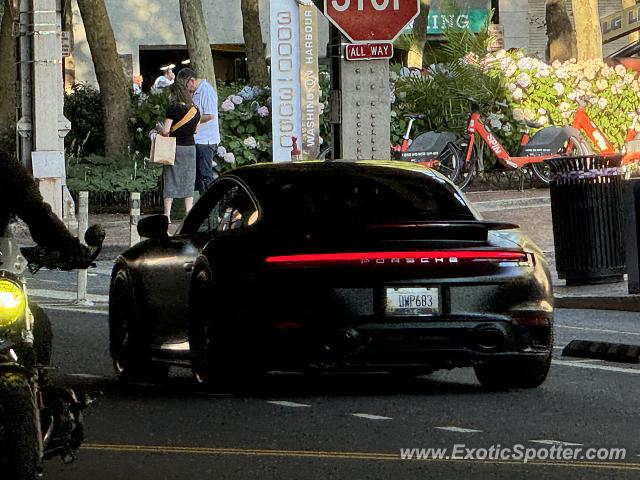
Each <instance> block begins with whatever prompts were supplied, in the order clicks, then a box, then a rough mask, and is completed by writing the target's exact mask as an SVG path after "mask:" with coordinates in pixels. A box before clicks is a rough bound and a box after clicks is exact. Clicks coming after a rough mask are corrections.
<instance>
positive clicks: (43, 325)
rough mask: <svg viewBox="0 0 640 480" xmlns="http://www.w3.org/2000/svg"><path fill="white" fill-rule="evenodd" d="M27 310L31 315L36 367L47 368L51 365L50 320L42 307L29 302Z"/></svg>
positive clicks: (51, 330)
mask: <svg viewBox="0 0 640 480" xmlns="http://www.w3.org/2000/svg"><path fill="white" fill-rule="evenodd" d="M29 309H30V310H31V313H32V315H33V349H34V350H35V354H36V362H37V364H38V365H42V366H44V367H48V366H49V365H51V351H52V341H53V328H52V327H51V319H50V318H49V315H47V312H45V311H44V310H43V309H42V307H40V306H39V305H36V304H35V303H33V302H29Z"/></svg>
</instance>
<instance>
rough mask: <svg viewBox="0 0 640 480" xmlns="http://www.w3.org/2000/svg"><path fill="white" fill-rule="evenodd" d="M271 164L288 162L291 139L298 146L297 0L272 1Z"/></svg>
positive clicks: (298, 27)
mask: <svg viewBox="0 0 640 480" xmlns="http://www.w3.org/2000/svg"><path fill="white" fill-rule="evenodd" d="M270 6H271V101H272V114H271V121H272V124H273V127H272V128H273V161H274V162H276V163H277V162H289V161H291V149H292V147H293V140H292V137H296V138H297V139H298V148H300V146H301V143H300V142H301V141H302V131H301V112H300V105H301V103H300V102H301V99H300V31H299V30H300V12H299V5H298V2H297V1H296V0H271V2H270Z"/></svg>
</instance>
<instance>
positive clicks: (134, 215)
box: [129, 192, 140, 246]
mask: <svg viewBox="0 0 640 480" xmlns="http://www.w3.org/2000/svg"><path fill="white" fill-rule="evenodd" d="M129 205H130V211H129V246H133V245H135V244H136V243H138V242H139V241H140V235H139V234H138V221H139V220H140V192H131V196H130V199H129Z"/></svg>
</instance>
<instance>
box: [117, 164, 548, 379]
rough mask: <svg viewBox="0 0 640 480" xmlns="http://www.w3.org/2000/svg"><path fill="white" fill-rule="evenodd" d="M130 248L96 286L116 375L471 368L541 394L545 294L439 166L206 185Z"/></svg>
mask: <svg viewBox="0 0 640 480" xmlns="http://www.w3.org/2000/svg"><path fill="white" fill-rule="evenodd" d="M138 229H139V232H140V234H141V235H142V236H144V237H147V238H148V240H145V241H143V242H141V243H139V244H137V245H135V246H133V247H131V248H130V249H128V250H126V251H125V252H124V253H122V254H121V255H120V256H119V257H118V259H117V260H116V262H115V266H114V269H113V274H112V279H111V290H110V303H109V326H110V348H111V354H112V357H113V360H114V365H115V368H116V370H117V372H118V373H119V374H120V375H121V376H122V377H124V378H129V379H142V378H145V379H150V378H152V379H156V380H158V379H161V378H162V377H163V376H165V375H166V374H167V371H168V369H169V366H170V365H182V366H187V367H191V368H192V369H193V371H194V374H195V375H196V377H197V378H199V379H201V380H203V381H206V382H209V383H213V384H215V382H217V381H221V382H222V381H226V380H230V379H236V380H240V381H242V379H248V378H249V375H253V374H256V373H261V372H266V371H268V370H286V371H303V372H304V371H309V370H314V369H321V370H335V371H400V372H407V373H411V374H425V373H429V372H432V371H434V370H437V369H442V368H453V367H463V366H473V367H474V369H475V372H476V375H477V377H478V379H479V380H480V382H481V383H482V384H483V385H484V386H487V387H491V388H505V387H522V388H530V387H536V386H538V385H540V384H541V383H542V382H543V381H544V380H545V378H546V376H547V372H548V370H549V366H550V362H551V354H552V343H553V300H552V298H553V297H552V291H551V281H550V276H549V271H548V267H547V262H546V260H545V258H544V256H543V255H542V253H541V251H540V250H539V249H538V247H537V246H536V245H535V244H534V243H533V242H532V241H531V240H530V239H529V238H527V237H526V236H525V235H524V234H522V233H521V232H520V231H519V230H518V227H517V226H516V225H512V224H504V223H496V222H488V221H483V220H482V219H481V217H480V215H479V214H478V213H477V212H476V211H475V210H474V209H473V208H472V207H471V206H470V205H469V204H468V203H467V201H466V200H465V198H464V196H463V195H462V194H461V193H460V191H459V190H457V189H456V187H455V186H453V184H451V182H449V181H448V180H447V179H446V178H444V177H443V176H442V175H440V174H439V173H437V172H435V171H432V170H429V169H427V168H423V167H420V166H416V165H412V164H407V163H399V162H346V161H333V162H301V163H287V164H259V165H253V166H249V167H241V168H238V169H236V170H233V171H232V172H229V173H228V174H225V175H223V176H221V177H220V178H219V179H218V180H217V181H216V182H215V183H214V184H213V185H212V186H211V187H210V189H209V190H208V191H207V192H206V194H205V195H203V197H202V198H200V200H199V201H198V202H197V203H196V205H195V206H194V208H193V209H192V210H191V212H190V213H189V214H188V215H187V217H186V218H185V220H184V223H183V225H182V226H181V228H180V230H179V231H178V232H177V233H176V234H175V235H174V236H169V235H168V234H167V218H166V217H164V216H162V215H157V216H151V217H147V218H144V219H142V220H141V221H140V222H139V225H138Z"/></svg>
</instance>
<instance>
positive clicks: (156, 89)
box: [151, 65, 176, 93]
mask: <svg viewBox="0 0 640 480" xmlns="http://www.w3.org/2000/svg"><path fill="white" fill-rule="evenodd" d="M173 68H174V65H167V66H166V67H162V68H161V69H160V70H162V75H160V76H159V77H158V78H156V81H155V82H153V87H151V92H152V93H160V92H161V91H162V90H163V89H164V88H167V87H170V86H171V85H173V82H174V80H175V78H176V75H175V74H174V73H173Z"/></svg>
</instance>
